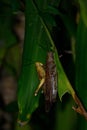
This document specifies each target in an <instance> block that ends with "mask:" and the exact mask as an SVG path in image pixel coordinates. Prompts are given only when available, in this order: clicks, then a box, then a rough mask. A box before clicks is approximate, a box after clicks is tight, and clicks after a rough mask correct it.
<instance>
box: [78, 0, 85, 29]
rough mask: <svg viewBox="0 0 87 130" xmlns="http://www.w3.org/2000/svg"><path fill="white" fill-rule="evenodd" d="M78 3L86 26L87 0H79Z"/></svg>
mask: <svg viewBox="0 0 87 130" xmlns="http://www.w3.org/2000/svg"><path fill="white" fill-rule="evenodd" d="M79 3H80V10H81V17H82V19H83V21H84V24H85V25H86V27H87V1H86V0H79Z"/></svg>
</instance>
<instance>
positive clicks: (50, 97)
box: [35, 52, 58, 112]
mask: <svg viewBox="0 0 87 130" xmlns="http://www.w3.org/2000/svg"><path fill="white" fill-rule="evenodd" d="M36 69H37V73H38V75H39V80H40V83H39V85H38V87H37V89H36V91H35V96H37V94H38V91H39V90H40V88H42V90H43V93H44V97H45V110H46V112H48V111H49V110H50V107H51V106H52V104H53V102H55V101H56V97H57V76H58V75H57V69H56V65H55V62H54V56H53V52H48V54H47V60H46V65H45V67H44V65H43V64H42V63H40V62H36Z"/></svg>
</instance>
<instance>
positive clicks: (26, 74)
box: [18, 0, 74, 125]
mask: <svg viewBox="0 0 87 130" xmlns="http://www.w3.org/2000/svg"><path fill="white" fill-rule="evenodd" d="M26 2H27V4H26V33H25V44H24V52H23V62H22V71H21V75H20V79H19V84H18V85H19V90H18V106H19V116H18V122H19V124H21V125H24V124H26V123H27V121H28V120H29V119H30V116H31V114H32V113H33V112H34V111H35V109H36V108H37V107H38V105H39V96H40V93H39V94H38V95H37V96H34V93H35V90H36V88H37V86H38V84H39V79H38V74H37V71H36V67H35V62H37V61H39V62H41V63H43V64H44V65H45V63H46V56H47V53H48V52H49V51H53V52H54V57H55V63H56V65H57V70H58V93H59V97H60V99H61V98H62V96H63V95H64V94H65V93H66V92H69V93H70V94H73V93H74V90H73V88H72V87H71V85H70V83H69V81H68V79H67V77H66V75H65V73H64V70H63V68H62V66H61V64H60V61H59V58H58V53H57V50H56V48H55V45H54V42H53V40H52V37H51V35H50V32H49V30H48V28H47V26H46V24H45V23H44V20H43V19H44V18H43V17H42V16H40V13H39V9H38V7H39V6H37V5H38V4H36V3H35V1H32V0H26ZM39 4H41V3H39ZM43 5H44V4H43ZM42 10H43V7H42Z"/></svg>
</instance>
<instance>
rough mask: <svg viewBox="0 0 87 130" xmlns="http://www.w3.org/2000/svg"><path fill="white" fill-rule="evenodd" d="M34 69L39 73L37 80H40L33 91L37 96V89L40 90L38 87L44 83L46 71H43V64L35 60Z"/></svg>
mask: <svg viewBox="0 0 87 130" xmlns="http://www.w3.org/2000/svg"><path fill="white" fill-rule="evenodd" d="M36 69H37V73H38V75H39V80H40V83H39V85H38V87H37V89H36V91H35V94H34V95H35V96H37V94H38V91H39V90H40V88H41V87H42V86H43V84H44V83H45V77H46V73H45V70H44V67H43V64H42V63H40V62H36Z"/></svg>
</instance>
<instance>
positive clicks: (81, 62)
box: [76, 19, 87, 109]
mask: <svg viewBox="0 0 87 130" xmlns="http://www.w3.org/2000/svg"><path fill="white" fill-rule="evenodd" d="M86 77H87V27H86V25H85V24H84V22H83V20H82V19H81V20H80V23H79V26H78V31H77V43H76V89H77V92H78V94H79V96H80V98H81V100H82V102H83V104H84V106H85V107H86V109H87V78H86Z"/></svg>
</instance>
